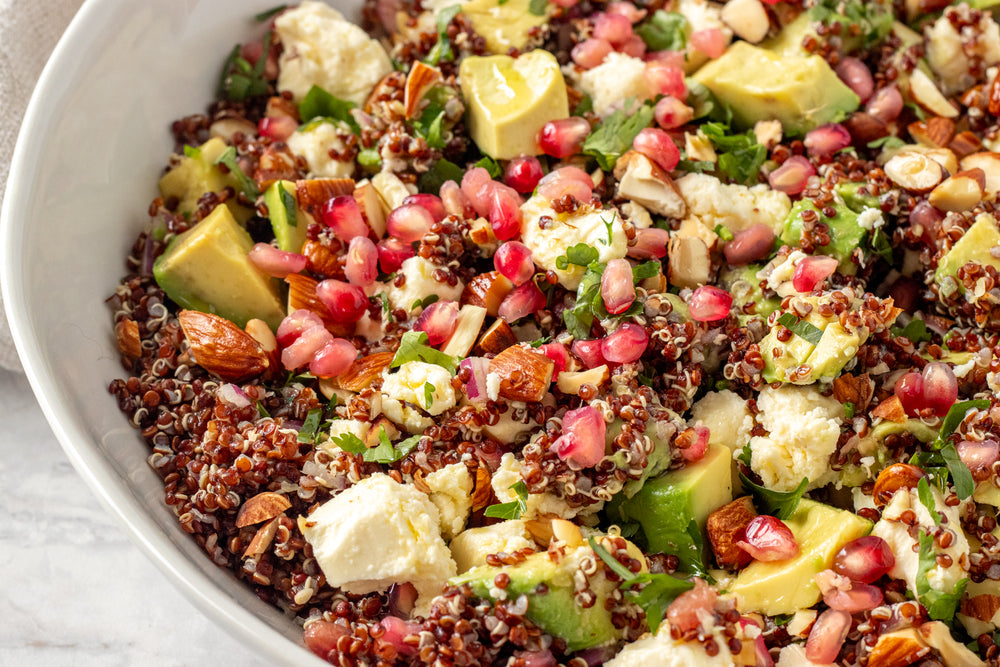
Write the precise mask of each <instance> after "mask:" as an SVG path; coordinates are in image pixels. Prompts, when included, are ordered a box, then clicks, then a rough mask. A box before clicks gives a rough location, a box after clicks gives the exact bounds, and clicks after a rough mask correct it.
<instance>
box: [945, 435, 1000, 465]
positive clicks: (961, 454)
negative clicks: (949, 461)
mask: <svg viewBox="0 0 1000 667" xmlns="http://www.w3.org/2000/svg"><path fill="white" fill-rule="evenodd" d="M955 449H957V450H958V458H960V459H962V463H964V464H965V466H966V467H967V468H968V469H969V470H971V471H972V472H977V471H988V470H990V469H991V468H992V467H993V464H994V463H996V462H997V459H1000V444H998V443H997V441H996V440H981V441H980V440H962V441H961V442H959V443H958V444H957V445H956V446H955Z"/></svg>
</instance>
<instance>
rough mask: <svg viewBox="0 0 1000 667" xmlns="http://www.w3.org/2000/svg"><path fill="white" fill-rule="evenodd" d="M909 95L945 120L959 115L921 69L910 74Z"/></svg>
mask: <svg viewBox="0 0 1000 667" xmlns="http://www.w3.org/2000/svg"><path fill="white" fill-rule="evenodd" d="M909 93H910V97H911V98H913V101H914V102H916V103H917V104H919V105H920V106H922V107H923V108H924V109H926V110H927V111H930V112H931V113H932V114H936V115H938V116H944V117H945V118H954V117H955V116H957V115H958V109H956V108H955V107H954V105H953V104H952V103H951V102H949V101H948V98H947V97H945V96H944V94H943V93H942V92H941V91H940V90H939V89H938V87H937V86H936V85H935V84H934V82H933V81H931V78H930V77H929V76H927V75H926V74H924V73H923V71H922V70H920V69H914V70H913V72H912V73H911V74H910V90H909ZM991 97H992V96H991Z"/></svg>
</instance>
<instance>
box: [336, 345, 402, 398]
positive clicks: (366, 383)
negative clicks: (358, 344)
mask: <svg viewBox="0 0 1000 667" xmlns="http://www.w3.org/2000/svg"><path fill="white" fill-rule="evenodd" d="M394 356H395V353H394V352H376V353H375V354H369V355H368V356H367V357H361V358H360V359H358V360H356V361H355V362H354V363H353V364H352V365H351V367H350V368H348V369H347V370H346V371H345V372H344V373H342V374H341V375H340V377H338V378H337V382H338V383H339V384H340V387H341V388H342V389H346V390H347V391H353V392H359V391H361V390H362V389H365V388H366V387H370V386H371V384H372V382H374V381H375V378H377V377H379V376H380V375H382V371H384V370H385V369H386V368H388V367H389V364H391V363H392V358H393V357H394Z"/></svg>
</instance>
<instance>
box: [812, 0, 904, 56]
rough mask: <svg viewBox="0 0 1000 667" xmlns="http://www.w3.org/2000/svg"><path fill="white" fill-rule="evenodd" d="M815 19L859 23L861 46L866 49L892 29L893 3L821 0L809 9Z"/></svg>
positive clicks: (849, 23)
mask: <svg viewBox="0 0 1000 667" xmlns="http://www.w3.org/2000/svg"><path fill="white" fill-rule="evenodd" d="M809 17H810V18H811V19H812V20H814V21H819V22H820V23H825V24H826V25H831V24H833V23H840V24H841V25H842V26H843V27H845V28H847V27H848V26H852V25H857V26H859V27H860V28H861V33H860V35H859V37H860V39H861V44H860V48H862V49H866V48H868V47H869V46H871V45H872V44H875V43H876V42H880V41H882V40H883V39H884V38H885V37H886V36H888V34H889V33H890V32H891V31H892V24H893V20H894V18H893V13H892V5H891V4H888V5H885V6H884V5H883V4H882V3H879V2H865V1H864V0H848V1H847V2H844V1H843V0H819V1H818V2H817V3H816V4H815V6H813V7H812V8H811V9H810V10H809Z"/></svg>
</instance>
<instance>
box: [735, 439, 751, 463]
mask: <svg viewBox="0 0 1000 667" xmlns="http://www.w3.org/2000/svg"><path fill="white" fill-rule="evenodd" d="M752 457H753V449H752V448H751V447H750V443H749V442H748V443H747V444H745V445H743V449H742V450H741V451H740V455H739V456H737V457H736V460H737V461H739V462H740V463H742V464H743V465H745V466H746V467H747V468H749V467H750V459H751V458H752Z"/></svg>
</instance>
